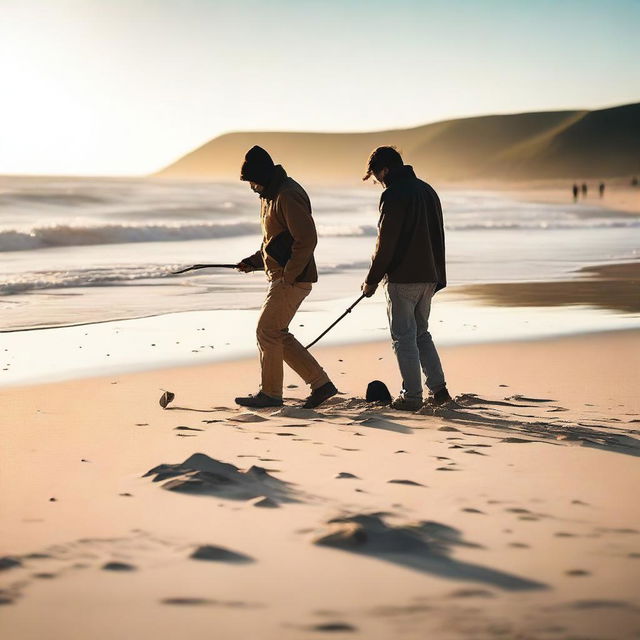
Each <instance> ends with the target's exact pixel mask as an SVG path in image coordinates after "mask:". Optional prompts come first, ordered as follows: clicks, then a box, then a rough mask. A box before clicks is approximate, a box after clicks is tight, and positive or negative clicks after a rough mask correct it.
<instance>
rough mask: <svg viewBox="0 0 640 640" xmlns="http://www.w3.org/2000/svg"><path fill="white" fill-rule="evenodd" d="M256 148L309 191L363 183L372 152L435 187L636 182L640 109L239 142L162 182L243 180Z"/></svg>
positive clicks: (209, 149)
mask: <svg viewBox="0 0 640 640" xmlns="http://www.w3.org/2000/svg"><path fill="white" fill-rule="evenodd" d="M254 144H259V145H260V146H262V147H264V148H265V149H267V150H268V151H269V152H270V153H271V155H272V157H273V158H274V160H275V161H276V162H279V163H282V164H283V165H284V166H285V167H286V168H287V170H288V171H289V172H290V173H291V174H292V175H295V176H299V177H300V178H301V179H304V180H305V181H307V182H311V181H313V182H327V183H357V182H358V181H359V180H360V178H361V176H362V174H363V173H364V166H365V163H366V159H367V156H368V154H369V153H370V151H371V150H372V149H373V148H375V147H377V146H379V145H383V144H392V145H395V146H397V147H398V148H399V149H400V151H401V152H402V153H403V157H404V159H405V161H406V162H407V163H408V164H413V165H414V167H415V168H416V170H417V171H418V173H420V174H421V175H423V176H424V177H425V178H428V179H430V180H439V181H465V180H530V179H554V178H567V179H576V178H614V177H621V176H630V175H632V174H638V173H640V103H637V104H630V105H624V106H620V107H613V108H610V109H600V110H597V111H551V112H541V113H519V114H513V115H496V116H482V117H476V118H463V119H458V120H448V121H444V122H436V123H434V124H428V125H424V126H421V127H415V128H412V129H397V130H391V131H377V132H372V133H298V132H239V133H228V134H225V135H222V136H219V137H218V138H214V139H213V140H211V141H210V142H207V143H206V144H204V145H203V146H201V147H200V148H198V149H196V150H194V151H192V152H191V153H188V154H187V155H185V156H183V157H182V158H180V159H179V160H177V161H176V162H174V163H173V164H171V165H169V166H168V167H166V168H165V169H163V170H161V171H160V172H158V173H157V174H156V175H157V176H160V177H166V178H206V179H231V180H235V179H238V176H239V173H240V165H241V164H242V160H243V157H244V154H245V152H246V151H247V149H249V148H250V147H251V146H253V145H254Z"/></svg>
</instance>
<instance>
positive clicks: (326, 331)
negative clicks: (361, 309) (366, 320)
mask: <svg viewBox="0 0 640 640" xmlns="http://www.w3.org/2000/svg"><path fill="white" fill-rule="evenodd" d="M363 298H366V296H365V295H364V293H363V294H362V295H361V296H360V297H359V298H358V299H357V300H356V301H355V302H354V303H353V304H352V305H351V306H350V307H349V308H348V309H347V310H346V311H345V312H344V313H343V314H342V315H341V316H340V317H339V318H338V319H337V320H336V321H335V322H334V323H333V324H331V325H329V327H327V328H326V329H325V330H324V331H323V332H322V333H321V334H320V335H319V336H318V337H317V338H316V339H315V340H314V341H313V342H310V343H309V344H308V345H307V346H306V347H305V349H310V348H311V347H313V345H314V344H315V343H316V342H318V340H320V338H323V337H324V336H326V335H327V333H329V331H331V329H333V327H335V326H336V325H337V324H338V322H340V320H342V318H344V317H345V316H346V315H347V314H348V313H351V311H352V310H353V308H354V307H355V306H356V305H357V304H358V302H360V301H361V300H362V299H363Z"/></svg>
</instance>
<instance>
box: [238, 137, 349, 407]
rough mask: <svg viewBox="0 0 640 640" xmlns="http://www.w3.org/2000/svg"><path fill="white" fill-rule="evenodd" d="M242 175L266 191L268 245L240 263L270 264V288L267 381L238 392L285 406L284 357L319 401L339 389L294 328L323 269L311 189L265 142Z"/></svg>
mask: <svg viewBox="0 0 640 640" xmlns="http://www.w3.org/2000/svg"><path fill="white" fill-rule="evenodd" d="M240 180H244V181H245V182H249V184H250V186H251V189H252V190H253V191H254V192H255V193H257V194H258V195H259V196H260V221H261V224H262V246H261V248H260V250H259V251H256V253H254V254H253V255H252V256H249V257H248V258H244V260H241V261H240V262H239V263H238V264H237V265H236V268H237V269H238V270H239V271H242V272H244V273H249V272H250V271H256V270H261V269H264V271H265V272H266V274H267V279H268V280H269V283H270V284H269V290H268V292H267V297H266V300H265V302H264V304H263V306H262V311H261V313H260V318H259V319H258V327H257V332H256V333H257V337H258V348H259V351H260V366H261V370H262V382H261V385H260V391H259V392H258V393H257V394H255V395H249V396H245V397H238V398H236V403H237V404H239V405H241V406H244V407H255V408H260V407H279V406H282V404H283V402H282V384H283V374H284V371H283V368H284V367H283V362H286V363H287V364H288V365H289V366H290V367H291V368H292V369H293V370H294V371H295V372H296V373H297V374H298V375H299V376H300V377H301V378H302V379H303V380H304V381H305V382H306V383H307V384H308V385H309V386H310V387H311V395H310V396H309V397H308V398H307V400H306V403H305V405H304V406H305V408H307V409H312V408H314V407H317V406H318V405H320V404H321V403H322V402H324V401H325V400H327V399H329V398H330V397H331V396H334V395H335V394H336V393H337V392H338V390H337V389H336V387H335V386H334V385H333V383H332V382H331V381H330V380H329V377H328V376H327V374H326V373H325V372H324V370H323V368H322V367H321V366H320V365H319V364H318V362H317V361H316V359H315V358H314V357H313V356H312V355H311V354H310V353H309V352H308V351H307V350H306V349H305V348H304V347H303V346H302V345H301V344H300V343H299V342H298V341H297V340H296V339H295V337H294V336H293V334H291V333H290V332H289V323H290V322H291V320H293V316H294V315H295V313H296V311H297V310H298V307H299V306H300V304H301V303H302V301H303V300H304V299H305V298H306V297H307V296H308V295H309V293H310V292H311V287H312V284H311V283H313V282H317V281H318V272H317V269H316V263H315V260H314V257H313V251H314V249H315V247H316V244H317V241H318V238H317V234H316V226H315V223H314V221H313V217H312V215H311V202H310V201H309V196H308V195H307V194H306V192H305V190H304V189H303V188H302V187H301V186H300V185H299V184H298V183H297V182H296V181H295V180H293V179H292V178H290V177H289V176H288V175H287V173H286V171H285V170H284V169H283V167H282V166H281V165H274V163H273V160H272V159H271V156H270V155H269V154H268V153H267V152H266V151H265V150H264V149H262V148H261V147H258V146H255V147H252V148H251V149H250V150H249V151H248V152H247V155H246V156H245V161H244V164H243V165H242V169H241V173H240Z"/></svg>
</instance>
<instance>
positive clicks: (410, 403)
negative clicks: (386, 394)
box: [389, 396, 422, 411]
mask: <svg viewBox="0 0 640 640" xmlns="http://www.w3.org/2000/svg"><path fill="white" fill-rule="evenodd" d="M389 406H390V407H391V408H392V409H397V410H398V411H417V410H418V409H420V408H421V407H422V398H405V397H404V396H398V397H397V398H396V399H395V400H394V401H393V402H392V403H391V404H390V405H389Z"/></svg>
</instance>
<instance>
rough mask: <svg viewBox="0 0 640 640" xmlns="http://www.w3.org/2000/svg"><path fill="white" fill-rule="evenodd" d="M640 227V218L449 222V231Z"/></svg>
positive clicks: (447, 225) (446, 225)
mask: <svg viewBox="0 0 640 640" xmlns="http://www.w3.org/2000/svg"><path fill="white" fill-rule="evenodd" d="M638 227H640V218H635V217H631V216H629V217H628V218H610V219H604V218H598V219H595V218H591V219H580V220H532V219H529V220H519V221H517V222H513V221H505V220H486V221H483V222H470V221H469V222H467V221H465V222H447V223H445V230H447V231H520V230H522V231H533V230H541V231H544V230H549V231H562V230H566V229H573V230H579V229H633V228H638Z"/></svg>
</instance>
